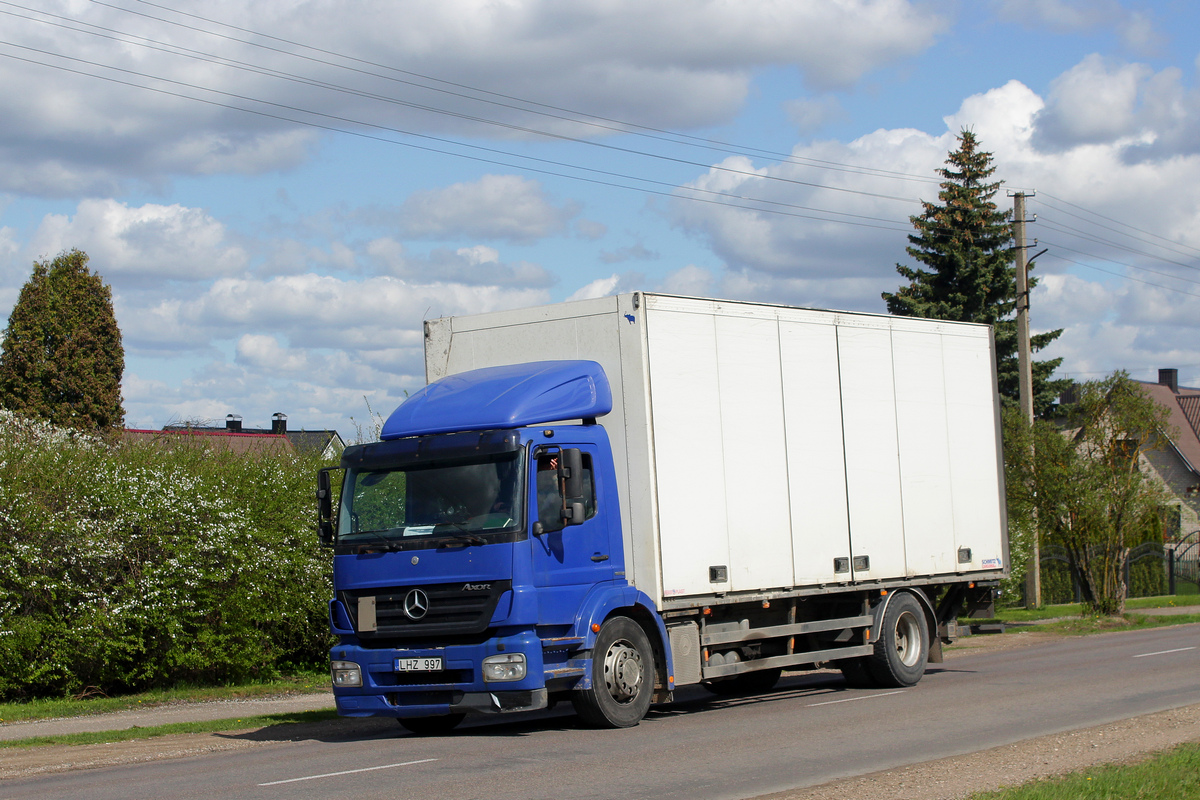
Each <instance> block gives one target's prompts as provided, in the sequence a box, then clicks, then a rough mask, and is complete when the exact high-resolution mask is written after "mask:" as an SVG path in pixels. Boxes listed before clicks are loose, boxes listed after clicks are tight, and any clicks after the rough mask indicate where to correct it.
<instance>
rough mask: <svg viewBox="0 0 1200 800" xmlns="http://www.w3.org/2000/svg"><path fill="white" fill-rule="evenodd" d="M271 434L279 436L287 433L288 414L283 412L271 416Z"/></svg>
mask: <svg viewBox="0 0 1200 800" xmlns="http://www.w3.org/2000/svg"><path fill="white" fill-rule="evenodd" d="M271 433H274V434H277V435H279V436H282V435H284V434H285V433H287V414H284V413H283V412H282V411H276V412H275V413H274V414H272V415H271Z"/></svg>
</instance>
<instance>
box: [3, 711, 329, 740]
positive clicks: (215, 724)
mask: <svg viewBox="0 0 1200 800" xmlns="http://www.w3.org/2000/svg"><path fill="white" fill-rule="evenodd" d="M333 719H338V715H337V712H336V711H334V710H333V709H329V710H327V711H298V712H295V713H289V714H262V715H259V716H254V717H238V718H230V719H213V720H206V721H204V722H172V723H169V724H167V725H154V726H151V727H147V728H139V727H133V728H126V729H123V730H117V731H93V732H88V733H70V734H63V735H60V736H32V737H30V738H28V739H10V740H7V741H5V740H0V749H3V748H25V747H47V746H50V745H80V744H108V743H111V742H127V741H130V740H133V739H153V738H156V737H158V736H170V735H172V734H180V733H212V732H213V731H231V730H243V729H248V728H265V727H269V726H273V725H288V724H295V723H302V722H325V721H327V720H333Z"/></svg>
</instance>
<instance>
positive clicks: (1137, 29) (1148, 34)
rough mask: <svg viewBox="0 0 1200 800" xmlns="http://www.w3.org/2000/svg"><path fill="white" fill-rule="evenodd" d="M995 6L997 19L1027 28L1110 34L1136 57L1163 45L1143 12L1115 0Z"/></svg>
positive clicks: (1015, 1) (1002, 0)
mask: <svg viewBox="0 0 1200 800" xmlns="http://www.w3.org/2000/svg"><path fill="white" fill-rule="evenodd" d="M995 5H996V11H997V16H998V17H999V18H1000V19H1002V20H1004V21H1006V22H1013V23H1017V24H1020V25H1023V26H1025V27H1027V28H1035V29H1040V28H1045V29H1047V30H1050V31H1053V32H1054V33H1075V34H1085V33H1091V32H1093V31H1095V30H1097V29H1104V28H1107V29H1110V30H1113V31H1114V32H1116V33H1117V35H1118V36H1119V37H1120V39H1121V42H1122V44H1123V45H1124V46H1125V48H1126V49H1127V50H1129V51H1130V52H1132V53H1135V54H1137V55H1139V56H1150V55H1154V54H1156V53H1158V52H1159V51H1161V50H1162V49H1163V47H1164V46H1165V44H1166V37H1165V36H1164V35H1163V34H1162V33H1161V32H1159V30H1158V29H1157V28H1156V27H1155V24H1154V21H1153V20H1152V19H1151V18H1150V17H1149V16H1147V15H1146V13H1145V12H1142V11H1135V10H1130V9H1126V8H1123V7H1122V5H1121V3H1119V2H1117V0H995Z"/></svg>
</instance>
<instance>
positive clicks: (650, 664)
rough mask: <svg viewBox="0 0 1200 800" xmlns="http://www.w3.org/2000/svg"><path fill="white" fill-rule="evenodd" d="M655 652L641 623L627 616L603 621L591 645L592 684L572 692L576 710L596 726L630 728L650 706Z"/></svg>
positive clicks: (580, 715) (639, 720)
mask: <svg viewBox="0 0 1200 800" xmlns="http://www.w3.org/2000/svg"><path fill="white" fill-rule="evenodd" d="M653 692H654V654H653V651H652V650H651V649H650V640H649V639H647V638H646V632H645V631H643V630H642V628H641V626H640V625H638V624H637V623H636V622H634V621H633V620H631V619H629V618H628V617H613V618H612V619H610V620H608V621H607V622H605V623H604V625H603V626H602V627H601V628H600V633H598V634H597V635H596V644H595V646H594V647H593V648H592V688H590V689H581V690H578V691H575V692H573V693H572V694H571V704H572V705H573V706H575V713H576V714H578V715H579V718H580V719H582V720H583V721H584V722H585V723H587V724H588V725H592V726H595V727H598V728H632V727H633V726H634V725H637V724H638V723H639V722H641V721H642V717H644V716H646V712H647V711H648V710H649V709H650V697H651V695H652V694H653Z"/></svg>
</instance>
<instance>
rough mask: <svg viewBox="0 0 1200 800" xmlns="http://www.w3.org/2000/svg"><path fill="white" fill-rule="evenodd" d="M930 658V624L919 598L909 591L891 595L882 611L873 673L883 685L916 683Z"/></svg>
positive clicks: (923, 672)
mask: <svg viewBox="0 0 1200 800" xmlns="http://www.w3.org/2000/svg"><path fill="white" fill-rule="evenodd" d="M928 661H929V625H928V623H926V621H925V611H924V609H922V608H921V604H920V603H918V602H917V599H916V598H915V597H913V596H912V595H910V594H908V593H907V592H901V593H899V594H896V595H894V596H893V597H892V599H891V601H890V602H889V603H888V605H887V608H886V609H885V610H884V612H883V621H882V624H881V625H880V631H879V638H878V640H876V642H875V653H874V655H872V656H871V657H870V664H869V666H870V670H871V676H872V677H873V678H875V681H876V682H877V683H878V684H879V685H880V686H885V687H896V688H901V687H905V686H914V685H916V683H917V681H919V680H921V676H922V675H924V674H925V665H926V663H928Z"/></svg>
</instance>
